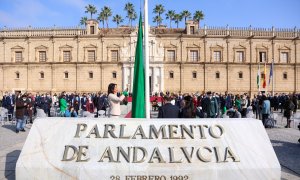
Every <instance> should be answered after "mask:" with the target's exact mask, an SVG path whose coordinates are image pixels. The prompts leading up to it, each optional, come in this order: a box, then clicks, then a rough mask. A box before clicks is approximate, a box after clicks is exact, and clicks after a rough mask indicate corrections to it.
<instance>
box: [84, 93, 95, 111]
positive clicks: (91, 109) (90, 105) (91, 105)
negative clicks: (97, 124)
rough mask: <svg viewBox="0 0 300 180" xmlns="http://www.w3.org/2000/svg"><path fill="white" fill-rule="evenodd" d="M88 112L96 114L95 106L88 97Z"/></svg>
mask: <svg viewBox="0 0 300 180" xmlns="http://www.w3.org/2000/svg"><path fill="white" fill-rule="evenodd" d="M86 110H87V111H88V112H90V113H94V110H95V105H94V103H93V101H92V98H91V97H90V96H88V100H87V101H86Z"/></svg>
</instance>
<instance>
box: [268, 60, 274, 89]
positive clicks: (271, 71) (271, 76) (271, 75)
mask: <svg viewBox="0 0 300 180" xmlns="http://www.w3.org/2000/svg"><path fill="white" fill-rule="evenodd" d="M273 66H274V59H273V60H272V64H271V69H270V76H269V85H270V84H271V80H272V78H273V68H274V67H273Z"/></svg>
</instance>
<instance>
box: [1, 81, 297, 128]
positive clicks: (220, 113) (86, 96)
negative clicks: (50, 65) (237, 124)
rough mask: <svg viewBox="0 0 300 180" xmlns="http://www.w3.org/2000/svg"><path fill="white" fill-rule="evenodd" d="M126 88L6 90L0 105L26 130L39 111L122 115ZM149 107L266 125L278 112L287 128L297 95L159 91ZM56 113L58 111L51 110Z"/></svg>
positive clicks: (168, 114) (161, 112)
mask: <svg viewBox="0 0 300 180" xmlns="http://www.w3.org/2000/svg"><path fill="white" fill-rule="evenodd" d="M127 96H131V94H129V93H128V91H127V90H125V91H123V92H119V91H118V89H117V85H116V84H113V83H111V84H110V85H109V86H108V91H107V93H106V92H104V93H102V92H99V93H82V94H79V93H66V92H62V93H60V94H53V95H51V94H50V93H45V94H40V93H36V94H35V95H34V94H32V93H29V92H27V93H23V94H21V93H18V94H13V93H7V92H5V94H4V96H3V97H2V101H1V105H2V107H3V108H5V109H7V110H8V114H11V116H9V118H10V119H9V120H12V118H15V119H16V121H17V123H16V124H17V125H16V132H17V133H18V132H19V131H25V129H24V126H25V123H26V122H27V123H33V119H34V117H36V115H37V112H38V110H40V111H41V110H42V111H43V112H44V114H45V115H46V116H49V117H51V116H60V117H78V116H82V114H83V112H88V113H90V114H92V115H94V116H95V117H97V116H98V113H97V112H98V111H100V110H102V111H104V115H105V116H108V117H111V118H118V117H119V116H120V115H121V110H120V104H121V103H123V104H127ZM153 97H154V100H153V101H152V107H153V110H154V111H158V118H196V117H197V118H220V117H227V118H246V117H250V118H256V119H261V120H262V123H263V124H264V125H265V124H266V120H267V119H268V118H269V116H270V114H271V112H273V111H279V112H281V113H283V115H284V117H286V118H287V124H286V128H289V127H290V123H291V120H290V118H291V115H292V114H293V112H296V111H297V108H298V101H299V99H300V94H295V93H294V94H284V93H282V94H277V93H276V94H275V95H274V96H271V95H270V94H264V93H259V94H258V95H254V97H253V98H252V99H251V98H250V96H249V95H248V94H247V93H244V94H242V95H239V94H237V95H233V94H230V93H228V92H225V93H224V94H219V93H215V92H210V91H208V92H206V93H194V94H188V93H187V94H181V93H177V94H176V93H170V92H166V93H160V94H155V95H153ZM53 112H57V113H53Z"/></svg>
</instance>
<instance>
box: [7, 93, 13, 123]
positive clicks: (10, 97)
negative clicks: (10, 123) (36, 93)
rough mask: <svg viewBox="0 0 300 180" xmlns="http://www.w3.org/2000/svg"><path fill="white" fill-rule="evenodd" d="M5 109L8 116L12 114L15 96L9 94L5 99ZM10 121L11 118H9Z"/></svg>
mask: <svg viewBox="0 0 300 180" xmlns="http://www.w3.org/2000/svg"><path fill="white" fill-rule="evenodd" d="M5 103H6V107H7V110H8V114H12V115H13V114H14V108H15V95H13V94H11V93H9V95H8V96H7V97H6V102H5ZM9 118H10V119H9V120H11V118H12V117H11V116H10V117H9Z"/></svg>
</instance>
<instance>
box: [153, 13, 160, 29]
mask: <svg viewBox="0 0 300 180" xmlns="http://www.w3.org/2000/svg"><path fill="white" fill-rule="evenodd" d="M153 22H156V23H157V27H158V26H159V25H160V24H161V22H162V18H161V17H160V16H159V15H156V16H155V17H154V18H153Z"/></svg>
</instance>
